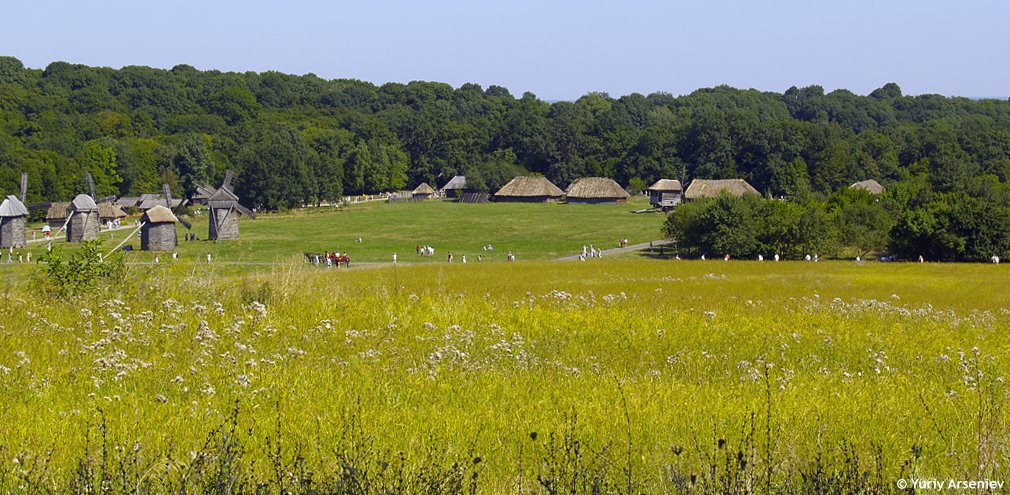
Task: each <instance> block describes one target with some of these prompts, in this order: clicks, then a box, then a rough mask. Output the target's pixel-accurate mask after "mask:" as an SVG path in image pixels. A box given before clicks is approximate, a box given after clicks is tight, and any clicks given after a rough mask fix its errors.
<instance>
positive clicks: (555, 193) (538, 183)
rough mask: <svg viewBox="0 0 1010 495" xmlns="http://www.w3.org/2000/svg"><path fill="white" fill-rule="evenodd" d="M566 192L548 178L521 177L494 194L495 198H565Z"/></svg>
mask: <svg viewBox="0 0 1010 495" xmlns="http://www.w3.org/2000/svg"><path fill="white" fill-rule="evenodd" d="M564 194H565V192H564V191H562V190H561V189H559V188H558V186H555V185H554V184H553V183H552V182H551V181H549V180H547V177H543V176H535V177H531V176H520V177H516V178H514V179H512V180H510V181H509V183H508V184H505V185H504V186H503V187H502V188H501V189H499V190H498V192H496V193H494V195H495V196H512V197H540V196H547V197H552V198H560V197H561V196H564Z"/></svg>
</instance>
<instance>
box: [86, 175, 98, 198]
mask: <svg viewBox="0 0 1010 495" xmlns="http://www.w3.org/2000/svg"><path fill="white" fill-rule="evenodd" d="M85 177H86V178H87V179H88V191H90V192H91V199H95V198H97V197H98V196H95V181H94V180H92V179H91V172H87V175H86V176H85Z"/></svg>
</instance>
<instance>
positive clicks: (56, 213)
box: [46, 201, 70, 230]
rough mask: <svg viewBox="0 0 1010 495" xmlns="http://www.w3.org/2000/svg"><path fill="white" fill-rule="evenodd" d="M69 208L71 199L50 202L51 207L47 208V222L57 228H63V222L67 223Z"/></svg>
mask: <svg viewBox="0 0 1010 495" xmlns="http://www.w3.org/2000/svg"><path fill="white" fill-rule="evenodd" d="M69 209H70V202H69V201H58V202H56V203H50V204H49V209H48V210H46V222H47V223H48V224H49V226H50V227H52V228H53V229H55V230H59V229H61V228H63V224H65V223H67V210H69Z"/></svg>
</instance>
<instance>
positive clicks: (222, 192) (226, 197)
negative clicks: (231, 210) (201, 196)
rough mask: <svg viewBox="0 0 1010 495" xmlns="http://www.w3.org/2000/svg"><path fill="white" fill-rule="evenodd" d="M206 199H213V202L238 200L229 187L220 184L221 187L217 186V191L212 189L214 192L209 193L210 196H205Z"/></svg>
mask: <svg viewBox="0 0 1010 495" xmlns="http://www.w3.org/2000/svg"><path fill="white" fill-rule="evenodd" d="M207 201H214V202H222V201H228V202H232V201H234V202H236V203H237V202H238V196H236V195H235V193H234V192H232V190H231V189H230V188H228V187H225V186H221V187H219V188H217V191H214V194H211V195H210V197H209V198H207Z"/></svg>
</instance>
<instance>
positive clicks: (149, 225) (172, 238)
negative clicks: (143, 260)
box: [140, 205, 179, 251]
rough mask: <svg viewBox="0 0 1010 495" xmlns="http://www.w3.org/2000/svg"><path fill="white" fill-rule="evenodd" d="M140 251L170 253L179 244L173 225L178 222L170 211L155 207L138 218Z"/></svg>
mask: <svg viewBox="0 0 1010 495" xmlns="http://www.w3.org/2000/svg"><path fill="white" fill-rule="evenodd" d="M140 221H141V222H142V223H143V227H141V228H140V249H143V250H144V251H171V250H173V249H175V247H176V246H177V245H178V244H179V236H178V235H177V234H176V232H175V224H176V223H177V222H178V221H179V219H178V218H176V216H175V214H174V213H172V210H169V209H168V208H166V207H164V206H161V205H155V206H152V207H151V208H149V209H148V210H147V211H145V212H144V215H143V216H142V217H140Z"/></svg>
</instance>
